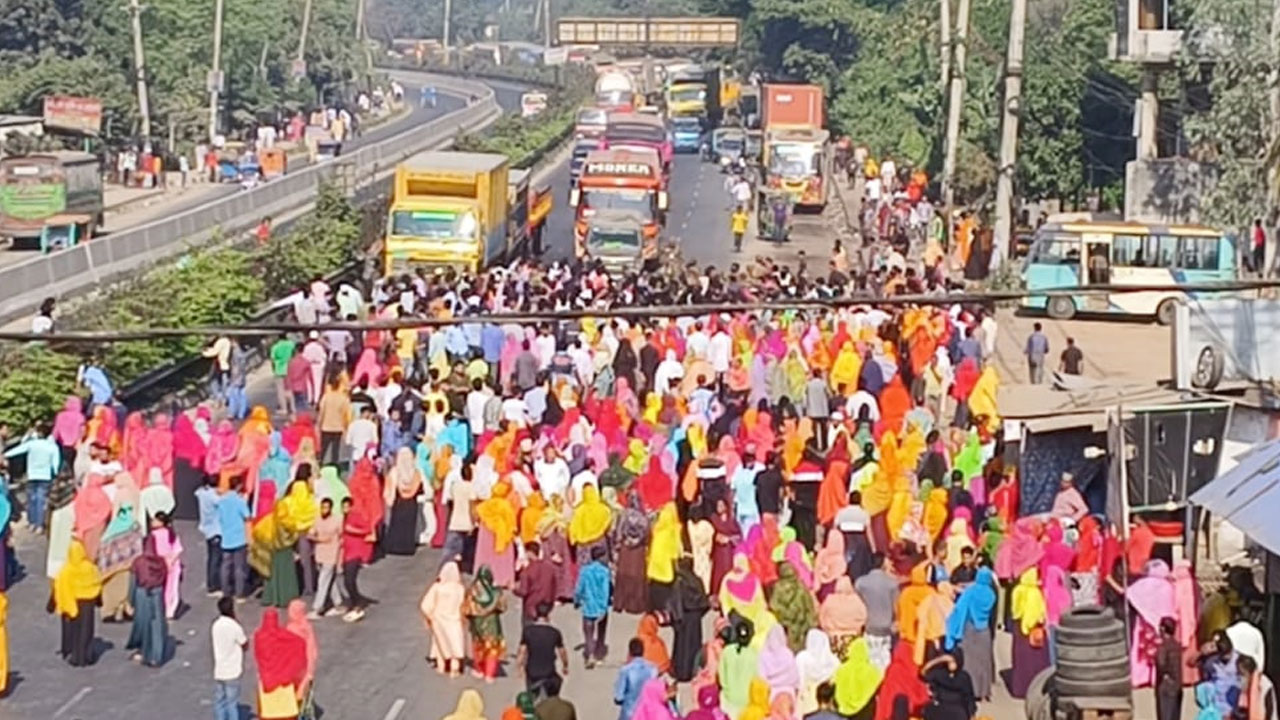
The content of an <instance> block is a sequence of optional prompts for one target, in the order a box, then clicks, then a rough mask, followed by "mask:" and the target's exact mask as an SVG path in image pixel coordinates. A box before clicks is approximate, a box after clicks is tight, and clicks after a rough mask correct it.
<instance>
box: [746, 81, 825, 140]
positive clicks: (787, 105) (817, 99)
mask: <svg viewBox="0 0 1280 720" xmlns="http://www.w3.org/2000/svg"><path fill="white" fill-rule="evenodd" d="M826 124H827V104H826V99H825V98H824V97H823V92H822V86H821V85H765V86H764V114H763V117H762V118H761V123H760V126H761V128H763V129H764V130H766V131H768V130H774V129H781V128H786V129H800V128H803V129H815V130H820V129H822V127H823V126H824V125H826Z"/></svg>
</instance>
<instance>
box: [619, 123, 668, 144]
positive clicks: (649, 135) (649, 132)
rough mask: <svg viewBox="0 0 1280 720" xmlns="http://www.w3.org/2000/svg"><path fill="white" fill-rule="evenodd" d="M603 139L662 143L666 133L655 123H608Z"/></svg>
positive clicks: (665, 139) (665, 138) (664, 140)
mask: <svg viewBox="0 0 1280 720" xmlns="http://www.w3.org/2000/svg"><path fill="white" fill-rule="evenodd" d="M604 136H605V139H607V140H609V141H610V142H613V141H616V140H622V141H626V140H632V141H639V142H647V143H663V142H666V141H667V134H666V133H665V132H663V130H662V128H660V127H658V126H657V125H641V124H638V123H628V124H623V125H610V126H609V128H608V129H607V130H605V132H604Z"/></svg>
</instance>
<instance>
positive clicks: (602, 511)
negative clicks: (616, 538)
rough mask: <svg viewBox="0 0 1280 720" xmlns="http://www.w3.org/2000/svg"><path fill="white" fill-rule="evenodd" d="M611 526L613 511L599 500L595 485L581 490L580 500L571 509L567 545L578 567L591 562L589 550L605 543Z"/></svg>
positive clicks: (598, 492)
mask: <svg viewBox="0 0 1280 720" xmlns="http://www.w3.org/2000/svg"><path fill="white" fill-rule="evenodd" d="M612 526H613V511H612V510H610V509H609V506H608V505H607V504H605V502H604V500H602V499H600V491H599V490H598V489H597V488H596V486H595V485H586V486H584V487H583V488H582V500H580V501H579V502H578V504H577V505H576V506H575V507H574V508H573V517H572V518H571V519H570V520H569V543H570V544H572V545H573V547H574V549H575V552H576V554H577V558H578V565H579V566H583V565H586V564H587V563H589V562H591V550H592V548H594V547H595V546H596V545H599V544H601V543H604V542H606V535H607V534H608V532H609V528H610V527H612Z"/></svg>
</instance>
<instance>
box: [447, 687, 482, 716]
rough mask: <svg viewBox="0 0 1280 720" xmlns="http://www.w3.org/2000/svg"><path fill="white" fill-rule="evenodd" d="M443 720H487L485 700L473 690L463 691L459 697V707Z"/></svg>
mask: <svg viewBox="0 0 1280 720" xmlns="http://www.w3.org/2000/svg"><path fill="white" fill-rule="evenodd" d="M443 720H485V717H484V698H482V697H480V693H479V692H477V691H476V690H475V689H473V688H467V689H465V690H463V691H462V693H461V694H459V695H458V705H457V707H456V708H454V711H453V712H451V713H449V714H448V715H445V716H444V719H443Z"/></svg>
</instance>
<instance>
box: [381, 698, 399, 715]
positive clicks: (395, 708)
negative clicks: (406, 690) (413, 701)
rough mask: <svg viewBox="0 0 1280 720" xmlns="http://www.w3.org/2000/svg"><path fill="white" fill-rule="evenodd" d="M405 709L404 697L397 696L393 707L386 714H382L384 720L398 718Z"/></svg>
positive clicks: (392, 704)
mask: <svg viewBox="0 0 1280 720" xmlns="http://www.w3.org/2000/svg"><path fill="white" fill-rule="evenodd" d="M403 710H404V698H396V701H395V702H393V703H391V709H390V710H388V711H387V714H386V715H383V716H382V720H396V718H398V717H400V713H401V712H402V711H403Z"/></svg>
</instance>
